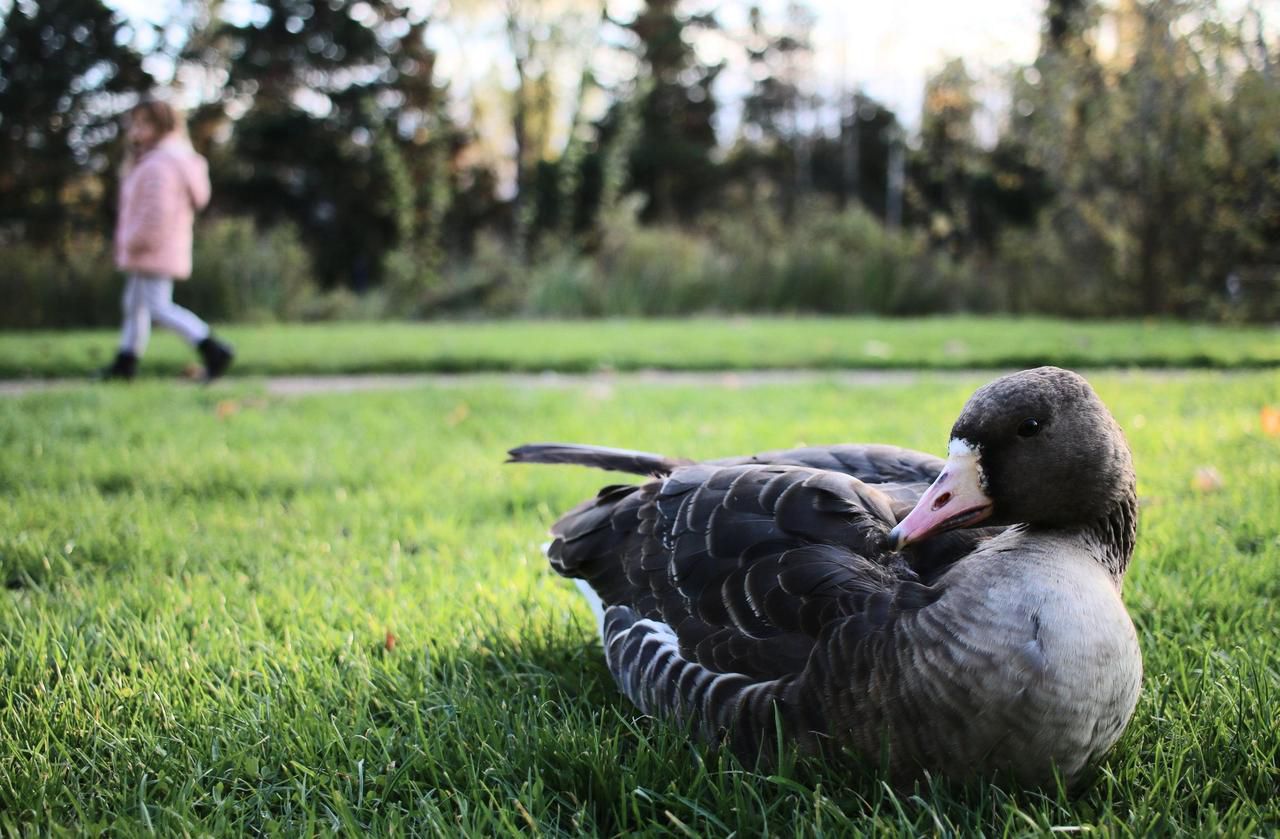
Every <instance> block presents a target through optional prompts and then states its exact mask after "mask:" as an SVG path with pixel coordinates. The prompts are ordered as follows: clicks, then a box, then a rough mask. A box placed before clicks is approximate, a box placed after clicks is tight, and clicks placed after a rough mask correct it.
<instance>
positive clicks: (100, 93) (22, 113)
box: [0, 0, 151, 243]
mask: <svg viewBox="0 0 1280 839" xmlns="http://www.w3.org/2000/svg"><path fill="white" fill-rule="evenodd" d="M5 5H6V12H5V13H4V17H3V20H2V21H0V234H2V233H5V232H6V229H7V230H8V231H15V230H16V231H18V232H20V233H22V235H24V236H25V237H27V238H28V239H29V240H32V241H39V242H44V243H54V242H56V241H57V240H58V238H59V237H60V236H61V235H64V234H65V232H66V230H67V228H68V227H71V226H73V225H74V226H76V227H78V228H80V229H85V228H89V229H93V228H96V227H97V226H98V224H99V223H100V220H99V218H98V217H97V213H96V212H94V211H95V210H96V208H97V207H98V206H100V205H101V203H102V200H103V198H104V196H106V195H109V194H111V192H112V190H113V187H114V181H113V179H111V178H107V179H106V182H105V183H103V182H102V181H101V180H99V179H98V178H96V177H94V173H96V172H100V171H102V169H104V168H105V164H106V158H107V152H108V151H109V150H110V149H112V147H113V146H114V140H115V138H116V134H117V130H116V127H115V125H114V120H115V118H116V117H117V116H118V114H119V113H120V111H121V105H122V104H132V100H131V99H130V98H129V97H128V94H130V93H132V92H134V91H138V90H144V89H145V88H146V87H148V86H149V85H150V84H151V76H150V75H149V74H148V73H147V72H146V71H145V70H144V69H143V68H142V57H141V56H140V55H138V54H137V53H136V52H135V51H134V50H133V49H132V48H131V47H130V45H129V41H130V39H131V35H132V33H131V30H130V29H129V28H128V27H126V26H124V24H123V21H122V19H121V18H120V17H118V16H117V15H116V13H115V12H113V11H112V10H111V9H110V8H108V7H107V6H106V4H104V3H102V2H101V0H39V2H35V0H16V1H15V2H10V3H7V4H5ZM121 94H125V96H124V97H121ZM122 99H123V103H122V101H121V100H122Z"/></svg>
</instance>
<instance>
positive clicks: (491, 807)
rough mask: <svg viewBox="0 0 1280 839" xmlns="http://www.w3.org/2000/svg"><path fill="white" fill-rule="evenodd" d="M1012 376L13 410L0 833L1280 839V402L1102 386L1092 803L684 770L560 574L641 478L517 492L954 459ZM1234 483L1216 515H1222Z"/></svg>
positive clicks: (1083, 796)
mask: <svg viewBox="0 0 1280 839" xmlns="http://www.w3.org/2000/svg"><path fill="white" fill-rule="evenodd" d="M380 329H381V328H379V330H380ZM374 334H376V332H375V333H374ZM525 340H527V336H526V337H525ZM367 341H368V339H367V337H366V342H367ZM544 343H545V341H544ZM0 355H2V354H0ZM984 378H985V377H978V376H970V375H960V376H956V377H932V378H924V379H917V380H911V381H909V382H903V383H899V384H890V385H886V386H882V387H878V388H867V387H863V388H859V389H858V390H857V391H856V392H854V391H850V390H849V389H848V388H846V387H843V386H837V385H827V384H816V385H805V386H795V385H774V386H769V387H762V388H757V387H740V388H738V389H708V388H706V387H697V388H695V387H689V386H685V387H672V386H669V385H666V384H645V383H643V382H640V383H631V384H628V386H626V387H600V386H598V385H592V386H584V387H571V388H564V387H556V388H547V389H537V388H515V389H508V388H499V387H494V386H479V387H463V388H458V387H451V388H447V389H445V388H423V389H417V390H412V391H405V392H401V393H371V394H361V395H359V396H350V395H347V396H342V395H328V396H315V397H309V398H296V399H280V398H270V397H264V396H263V395H262V394H261V393H260V392H258V391H257V390H256V389H255V388H254V387H252V386H247V387H246V386H235V385H234V384H232V385H220V386H219V387H217V388H215V389H204V388H194V387H192V388H187V387H178V386H174V385H167V384H166V385H161V384H149V383H138V384H135V385H133V386H130V387H90V386H82V387H78V388H72V389H67V390H64V391H62V392H59V393H50V394H42V395H37V396H31V397H27V398H22V399H6V400H0V429H3V431H2V432H0V488H2V490H3V492H4V496H5V499H6V503H4V504H0V579H3V580H4V581H5V582H6V583H7V588H6V589H5V590H2V591H0V674H3V678H4V685H5V689H4V690H3V691H0V830H2V831H4V832H5V833H14V834H30V833H60V832H68V833H91V832H94V833H96V832H104V831H105V832H113V833H123V834H133V833H143V832H152V831H154V832H157V833H160V834H200V835H243V834H260V833H270V832H278V833H284V834H289V835H297V834H308V835H309V834H313V833H321V832H329V831H335V832H342V833H357V834H369V835H386V834H415V835H440V836H450V837H452V836H459V835H483V836H495V835H502V836H507V835H515V834H518V833H519V834H527V833H539V834H541V833H546V834H552V835H560V834H567V833H574V834H579V833H580V834H587V835H605V836H611V835H667V834H676V833H680V834H684V835H689V834H697V835H714V836H723V835H728V834H730V833H735V834H736V835H739V836H763V835H785V836H804V837H808V836H815V837H816V836H830V835H842V836H843V835H849V836H863V835H867V836H891V835H904V836H918V835H922V834H927V835H932V834H942V835H951V834H955V835H988V836H1006V835H1008V836H1022V835H1050V834H1058V833H1085V834H1094V833H1098V834H1103V835H1114V836H1122V837H1129V836H1133V837H1143V836H1152V835H1167V834H1179V835H1181V834H1187V835H1224V836H1250V835H1258V836H1267V835H1272V834H1274V833H1275V831H1276V830H1277V828H1278V827H1280V803H1278V802H1277V799H1276V797H1275V789H1276V784H1277V782H1280V777H1278V776H1277V774H1276V771H1277V770H1276V767H1277V765H1278V760H1280V731H1278V730H1277V728H1276V726H1275V719H1276V716H1277V714H1278V713H1280V707H1278V704H1277V703H1280V659H1278V657H1277V654H1278V651H1280V635H1278V634H1277V633H1278V627H1280V615H1278V614H1277V607H1276V604H1277V602H1280V600H1278V597H1280V590H1278V589H1277V584H1276V575H1275V568H1276V567H1277V564H1278V563H1280V530H1278V529H1277V523H1276V519H1275V515H1274V512H1275V510H1276V509H1277V508H1278V507H1280V461H1277V459H1276V457H1275V454H1274V453H1275V441H1274V439H1272V438H1267V437H1264V436H1263V435H1262V432H1261V428H1260V425H1259V423H1258V410H1259V407H1260V406H1261V405H1264V404H1272V405H1274V404H1277V403H1280V375H1278V374H1277V373H1275V372H1265V373H1252V374H1240V375H1231V376H1221V375H1209V374H1203V375H1194V376H1190V377H1174V378H1171V377H1168V376H1163V375H1144V374H1133V373H1116V374H1109V375H1098V376H1095V377H1093V380H1094V382H1095V385H1096V386H1097V387H1098V389H1099V391H1100V393H1101V395H1102V396H1103V398H1104V399H1105V400H1106V401H1107V402H1108V404H1109V405H1110V406H1111V408H1112V410H1113V411H1114V413H1115V415H1116V417H1117V418H1118V420H1119V421H1120V423H1121V424H1122V425H1123V426H1124V428H1125V430H1126V433H1127V434H1128V436H1129V439H1130V441H1131V443H1132V445H1133V448H1134V452H1135V458H1136V465H1137V470H1138V475H1139V482H1140V483H1139V492H1140V495H1141V498H1142V513H1141V521H1140V525H1139V527H1140V529H1139V539H1138V548H1137V554H1136V556H1135V558H1134V563H1133V567H1132V571H1131V572H1130V575H1129V577H1128V579H1127V581H1126V585H1125V591H1124V597H1125V600H1126V602H1127V604H1128V606H1129V609H1130V610H1131V612H1132V614H1133V617H1134V619H1135V622H1136V625H1137V628H1138V633H1139V639H1140V643H1141V645H1142V649H1143V655H1144V658H1145V662H1146V672H1147V676H1146V680H1145V684H1144V687H1143V692H1142V695H1141V697H1140V700H1139V704H1138V708H1137V712H1136V716H1135V718H1134V721H1133V723H1132V725H1131V727H1130V728H1129V730H1128V732H1127V733H1126V735H1125V736H1124V738H1123V739H1122V740H1121V741H1120V743H1119V744H1118V745H1117V747H1116V749H1115V750H1114V751H1113V752H1112V753H1111V754H1109V755H1107V756H1106V757H1105V758H1104V759H1103V760H1102V763H1101V766H1100V767H1099V772H1098V774H1097V776H1096V777H1095V778H1094V779H1093V781H1092V782H1091V783H1089V784H1088V785H1087V786H1086V787H1085V788H1084V789H1083V790H1081V791H1080V792H1079V793H1078V794H1075V795H1072V796H1068V795H1065V794H1063V793H1061V792H1058V791H1055V790H1048V791H1033V790H1011V789H1002V788H998V787H995V786H991V785H978V786H976V787H975V788H972V789H967V790H966V789H956V788H949V787H947V786H946V785H945V784H942V783H937V782H934V783H925V784H921V785H920V786H919V787H917V788H914V789H907V790H894V789H892V788H890V787H888V786H887V785H885V784H883V783H881V782H880V780H879V779H877V778H875V777H871V776H863V775H858V774H854V773H850V772H849V771H847V770H845V769H842V768H840V767H836V766H832V765H823V764H817V763H813V762H809V761H800V762H789V763H787V764H785V765H784V766H783V767H782V768H781V770H780V771H778V772H776V773H773V774H763V773H757V772H754V771H751V769H750V768H747V767H741V766H739V765H737V764H736V763H734V762H733V761H732V760H731V759H730V758H729V757H727V756H726V755H724V754H723V753H720V754H717V753H715V752H712V751H710V750H708V749H706V748H702V747H694V746H690V745H688V744H687V743H686V741H685V738H684V736H683V734H681V733H680V732H678V731H674V730H672V729H671V728H670V727H668V726H666V725H663V724H662V723H660V722H658V721H655V720H652V719H649V718H645V717H642V716H640V715H639V714H637V713H636V712H635V710H634V709H633V708H632V707H630V706H629V705H628V704H627V703H626V702H625V701H624V700H622V699H621V698H620V696H619V695H618V693H617V691H616V690H615V689H614V687H613V685H612V682H611V680H610V677H609V674H608V672H607V670H606V668H605V666H604V663H603V660H602V657H601V653H600V650H599V647H598V643H597V642H596V641H595V639H594V637H593V633H594V627H593V625H592V621H591V618H590V616H589V614H588V612H587V610H586V608H585V605H584V604H583V603H582V602H581V600H580V598H578V596H577V593H576V591H575V590H574V589H573V588H572V587H571V586H570V585H569V584H568V583H567V582H565V581H564V580H562V579H560V578H558V577H556V576H555V575H554V574H552V573H551V572H550V571H549V569H548V568H547V566H546V562H545V560H544V559H543V558H542V556H541V553H540V551H539V549H538V545H539V543H540V542H542V541H543V539H544V534H545V530H546V527H547V525H548V524H549V522H550V521H551V520H552V519H553V518H554V516H555V515H556V514H557V513H559V512H560V511H563V510H565V509H566V508H568V507H569V506H570V505H572V504H575V503H577V502H578V501H580V500H581V499H583V498H587V497H590V495H591V494H592V493H593V492H594V491H595V490H596V488H598V487H599V486H600V485H601V484H604V483H608V482H609V481H610V480H615V479H611V478H610V477H609V476H608V475H605V474H602V473H598V472H592V471H589V470H581V469H573V468H567V467H562V468H552V467H514V466H504V465H503V464H502V463H501V461H502V459H503V451H504V450H505V449H506V448H507V447H508V446H510V445H513V444H517V443H520V442H525V441H527V440H535V439H566V440H579V441H591V442H598V443H604V444H613V445H627V446H634V447H638V448H642V449H647V450H654V451H663V452H668V453H671V454H677V455H687V456H691V457H714V456H722V455H728V454H734V453H743V452H750V451H761V450H766V449H769V448H778V447H785V446H791V445H794V444H796V443H798V442H801V441H804V442H809V443H815V444H816V443H826V442H835V441H846V440H872V441H877V442H886V443H896V444H900V445H907V446H912V447H915V448H920V449H925V450H929V451H940V450H941V447H942V446H943V445H945V439H946V430H947V428H948V427H949V425H950V423H951V422H952V420H953V419H954V417H955V415H956V413H957V412H958V411H959V409H960V407H961V405H962V404H963V402H964V400H965V398H967V396H968V395H969V394H970V393H971V392H972V389H973V388H974V387H975V386H976V385H978V384H981V383H982V382H983V380H984ZM868 406H874V410H870V409H868ZM353 429H358V430H359V433H353ZM1205 465H1212V466H1214V467H1215V468H1216V469H1217V470H1218V472H1219V474H1220V475H1221V476H1222V480H1223V485H1222V487H1221V489H1219V490H1217V491H1215V492H1208V493H1205V492H1200V491H1197V490H1196V489H1194V488H1193V485H1192V483H1191V478H1192V476H1193V475H1194V474H1195V470H1196V469H1198V468H1200V467H1202V466H1205Z"/></svg>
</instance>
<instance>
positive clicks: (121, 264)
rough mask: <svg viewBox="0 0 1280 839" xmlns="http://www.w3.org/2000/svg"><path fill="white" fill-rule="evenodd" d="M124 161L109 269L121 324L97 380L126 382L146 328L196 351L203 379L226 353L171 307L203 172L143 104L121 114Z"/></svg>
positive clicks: (163, 114)
mask: <svg viewBox="0 0 1280 839" xmlns="http://www.w3.org/2000/svg"><path fill="white" fill-rule="evenodd" d="M127 136H128V141H129V149H130V151H129V157H128V159H127V161H126V164H125V172H124V175H123V177H122V178H121V183H120V208H119V215H118V218H117V220H116V230H115V260H116V267H117V268H119V269H120V270H121V271H123V272H124V274H125V286H124V297H123V300H122V303H123V309H124V325H123V327H122V329H121V331H120V349H119V352H118V353H117V354H116V358H115V361H114V362H113V363H112V364H111V365H110V366H109V367H107V368H105V369H104V370H103V371H102V376H103V378H107V379H132V378H133V377H134V375H136V373H137V370H138V359H139V358H141V357H142V354H143V352H144V351H145V350H146V348H147V341H148V339H149V338H150V337H151V324H152V322H154V323H156V324H157V325H159V326H163V327H165V328H167V329H172V330H173V331H174V332H177V333H178V334H179V335H181V336H182V337H183V338H184V339H185V340H186V341H187V342H188V343H190V344H191V345H192V346H193V347H195V348H196V350H197V351H198V352H199V353H200V357H201V359H202V360H203V361H204V375H205V379H206V381H208V380H212V379H216V378H218V377H219V376H221V375H222V374H223V373H225V372H226V371H227V368H228V367H230V366H231V361H232V359H233V358H234V354H233V353H232V351H231V347H229V346H228V345H226V344H225V343H223V342H221V341H219V340H218V339H217V338H215V337H214V336H213V334H212V332H211V330H210V329H209V325H208V324H207V323H205V322H204V321H203V320H201V319H200V318H199V317H198V316H196V314H195V313H193V312H191V311H188V310H187V309H184V308H183V307H181V306H179V305H178V304H176V303H174V302H173V283H174V281H175V280H185V279H187V278H188V277H190V276H191V238H192V228H193V226H194V223H195V214H196V212H197V211H199V210H201V209H203V208H204V207H205V205H207V204H208V203H209V168H208V164H207V163H206V162H205V159H204V158H203V157H201V156H200V155H199V154H197V153H196V152H195V151H194V150H193V149H192V148H191V146H190V144H189V143H188V142H187V141H186V139H185V137H184V136H183V132H182V131H181V125H180V123H179V115H178V112H177V111H176V110H175V109H174V108H173V106H171V105H169V104H168V103H167V102H162V101H159V100H150V99H148V100H144V101H142V102H140V103H139V104H137V105H136V106H134V108H133V110H132V111H130V112H129V120H128V135H127Z"/></svg>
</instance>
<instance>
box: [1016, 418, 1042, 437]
mask: <svg viewBox="0 0 1280 839" xmlns="http://www.w3.org/2000/svg"><path fill="white" fill-rule="evenodd" d="M1039 433H1040V420H1038V419H1036V418H1034V417H1027V418H1026V419H1024V420H1023V421H1022V422H1020V423H1018V436H1019V437H1034V436H1036V435H1037V434H1039Z"/></svg>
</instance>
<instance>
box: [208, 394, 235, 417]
mask: <svg viewBox="0 0 1280 839" xmlns="http://www.w3.org/2000/svg"><path fill="white" fill-rule="evenodd" d="M239 410H240V403H239V402H237V401H236V400H234V399H223V400H222V401H221V402H219V403H218V407H216V408H214V409H213V412H214V414H216V415H217V417H218V419H220V420H224V419H226V418H227V417H229V416H231V415H232V414H235V413H237V412H238V411H239Z"/></svg>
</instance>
